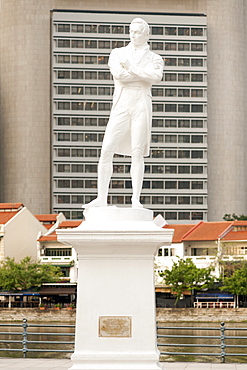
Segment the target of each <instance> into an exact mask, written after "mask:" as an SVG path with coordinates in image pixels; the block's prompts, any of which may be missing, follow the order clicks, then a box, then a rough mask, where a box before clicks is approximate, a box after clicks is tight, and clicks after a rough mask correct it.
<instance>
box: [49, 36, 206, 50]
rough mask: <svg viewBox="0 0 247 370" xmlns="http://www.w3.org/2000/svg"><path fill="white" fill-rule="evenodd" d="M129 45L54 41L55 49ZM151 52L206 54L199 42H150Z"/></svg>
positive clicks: (89, 41) (203, 45) (105, 40)
mask: <svg viewBox="0 0 247 370" xmlns="http://www.w3.org/2000/svg"><path fill="white" fill-rule="evenodd" d="M128 44H129V40H116V39H114V40H109V39H98V40H96V39H67V38H66V39H55V46H56V47H57V48H68V49H70V48H72V49H73V48H76V49H110V50H112V49H114V48H121V47H124V46H126V45H128ZM149 45H150V49H151V50H159V51H163V50H166V51H184V52H187V53H188V52H193V53H196V52H206V44H205V43H201V42H200V43H199V42H165V41H150V42H149Z"/></svg>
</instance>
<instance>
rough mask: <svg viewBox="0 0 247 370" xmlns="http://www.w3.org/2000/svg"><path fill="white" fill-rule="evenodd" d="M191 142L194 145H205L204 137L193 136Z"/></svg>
mask: <svg viewBox="0 0 247 370" xmlns="http://www.w3.org/2000/svg"><path fill="white" fill-rule="evenodd" d="M191 142H192V143H203V135H192V136H191Z"/></svg>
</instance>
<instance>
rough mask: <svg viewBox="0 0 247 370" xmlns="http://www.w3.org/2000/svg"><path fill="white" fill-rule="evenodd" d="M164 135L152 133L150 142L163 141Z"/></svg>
mask: <svg viewBox="0 0 247 370" xmlns="http://www.w3.org/2000/svg"><path fill="white" fill-rule="evenodd" d="M163 141H164V135H154V134H153V135H152V138H151V142H152V143H163Z"/></svg>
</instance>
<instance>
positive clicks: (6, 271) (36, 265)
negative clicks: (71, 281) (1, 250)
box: [0, 257, 62, 290]
mask: <svg viewBox="0 0 247 370" xmlns="http://www.w3.org/2000/svg"><path fill="white" fill-rule="evenodd" d="M61 276H62V273H61V270H60V268H59V267H56V266H52V265H50V264H43V263H42V264H41V263H40V262H36V261H33V260H32V259H31V257H25V258H23V259H22V260H21V261H20V262H19V263H18V262H15V260H14V258H9V257H7V258H6V260H5V261H3V262H2V263H1V264H0V286H1V288H2V289H5V290H27V289H30V288H32V287H35V288H36V289H38V288H40V287H41V285H42V283H52V282H56V281H57V280H58V279H59V278H60V277H61Z"/></svg>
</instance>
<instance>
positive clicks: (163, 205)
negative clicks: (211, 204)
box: [52, 11, 207, 222]
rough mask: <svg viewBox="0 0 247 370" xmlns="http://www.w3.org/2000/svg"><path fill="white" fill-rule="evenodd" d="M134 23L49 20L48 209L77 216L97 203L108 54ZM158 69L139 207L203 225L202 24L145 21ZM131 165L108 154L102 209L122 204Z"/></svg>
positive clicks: (125, 17)
mask: <svg viewBox="0 0 247 370" xmlns="http://www.w3.org/2000/svg"><path fill="white" fill-rule="evenodd" d="M133 17H134V15H131V14H121V13H119V14H111V13H88V12H76V13H74V12H61V11H59V12H56V11H54V12H52V62H53V63H52V74H53V79H52V80H53V84H52V91H53V94H52V97H53V101H52V123H53V137H52V148H53V154H52V158H53V166H52V168H53V175H52V179H53V211H55V212H59V211H62V212H63V213H64V214H65V215H66V216H67V217H68V218H78V217H81V214H82V211H81V205H82V204H83V203H87V202H89V201H90V200H92V199H94V198H95V197H96V195H97V162H98V160H99V155H100V149H101V145H102V139H103V136H104V130H105V126H106V124H107V121H108V118H109V113H110V108H111V101H112V95H113V80H112V76H111V74H110V71H109V68H108V65H107V63H108V58H109V53H110V51H111V49H113V48H115V47H122V46H126V45H127V44H128V43H129V23H130V21H131V20H132V19H133ZM144 18H145V20H147V21H148V23H149V25H150V40H149V45H150V48H151V50H153V51H154V52H158V53H159V54H160V55H161V56H162V57H163V58H164V62H165V70H164V78H163V80H162V82H161V83H159V84H158V85H154V86H153V89H152V95H153V120H152V135H151V153H150V157H149V158H147V159H146V160H145V164H146V165H145V177H144V182H143V189H142V196H141V202H142V203H143V205H144V206H145V207H147V208H149V209H152V210H153V211H154V214H155V215H156V214H162V215H163V216H164V217H165V218H166V219H167V220H168V221H171V220H172V221H173V222H174V221H180V222H181V221H183V222H188V221H189V222H191V221H198V220H206V219H207V150H206V149H207V105H206V103H207V93H206V85H207V60H206V56H207V51H206V46H207V45H206V38H207V29H206V17H205V16H203V15H201V16H196V15H194V16H187V15H185V16H179V15H177V16H172V15H152V14H145V15H144ZM129 167H130V159H129V157H124V156H120V155H116V156H115V160H114V174H113V178H112V181H111V183H110V189H109V203H110V204H113V205H114V204H116V205H121V206H129V205H130V204H131V191H132V189H131V188H132V186H131V181H130V174H129V172H130V171H129Z"/></svg>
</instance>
